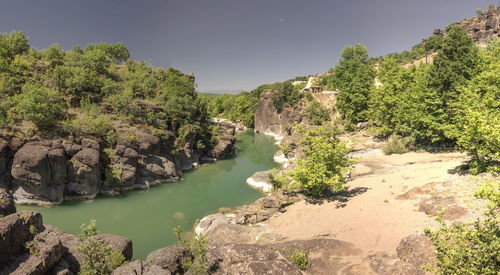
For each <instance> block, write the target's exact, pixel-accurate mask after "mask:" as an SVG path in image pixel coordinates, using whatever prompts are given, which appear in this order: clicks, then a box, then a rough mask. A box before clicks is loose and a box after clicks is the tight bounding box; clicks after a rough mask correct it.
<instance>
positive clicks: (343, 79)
mask: <svg viewBox="0 0 500 275" xmlns="http://www.w3.org/2000/svg"><path fill="white" fill-rule="evenodd" d="M374 77H375V71H374V69H373V67H372V66H371V65H370V64H369V63H368V51H367V50H366V48H365V46H363V45H361V44H357V45H354V46H348V47H345V48H344V49H343V50H342V54H341V59H340V60H339V64H338V65H337V66H336V67H335V68H334V70H333V77H332V79H331V83H332V86H333V87H334V88H335V89H338V90H339V91H340V92H339V93H338V95H337V108H338V110H339V111H340V113H341V115H342V117H343V118H344V119H346V120H347V121H348V122H351V123H356V122H361V121H365V120H366V111H367V109H368V98H369V96H370V92H371V90H372V89H373V86H374Z"/></svg>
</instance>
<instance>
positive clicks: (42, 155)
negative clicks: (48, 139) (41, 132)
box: [11, 142, 66, 204]
mask: <svg viewBox="0 0 500 275" xmlns="http://www.w3.org/2000/svg"><path fill="white" fill-rule="evenodd" d="M44 145H46V144H45V143H42V142H39V143H28V144H26V145H24V146H23V147H22V148H21V149H19V151H17V152H16V154H15V155H14V160H13V163H12V170H11V174H12V178H13V187H12V188H13V190H14V198H15V199H16V201H17V202H18V203H39V204H57V203H61V202H62V200H63V197H64V188H65V185H64V178H65V176H66V169H65V167H66V161H65V159H64V154H63V152H62V150H61V149H51V147H46V146H44Z"/></svg>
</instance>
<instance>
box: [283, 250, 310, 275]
mask: <svg viewBox="0 0 500 275" xmlns="http://www.w3.org/2000/svg"><path fill="white" fill-rule="evenodd" d="M286 256H287V258H288V260H289V261H291V262H292V263H294V264H295V266H297V267H298V268H299V269H301V270H306V269H307V268H308V267H309V266H310V265H311V262H309V259H308V257H307V254H306V253H305V252H304V251H302V250H300V249H293V250H289V251H287V252H286Z"/></svg>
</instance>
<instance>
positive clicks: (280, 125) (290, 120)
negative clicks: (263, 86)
mask: <svg viewBox="0 0 500 275" xmlns="http://www.w3.org/2000/svg"><path fill="white" fill-rule="evenodd" d="M271 93H272V91H271V90H266V91H264V92H262V95H261V97H260V101H259V105H258V107H257V111H255V115H254V124H255V132H257V133H264V134H272V135H278V136H285V135H287V134H290V133H289V132H290V130H291V128H292V126H293V125H294V124H300V123H303V122H305V120H306V119H307V118H306V116H305V103H304V102H303V101H300V102H299V103H298V104H297V106H285V107H283V109H282V110H278V109H276V108H275V107H274V105H273V101H272V99H271Z"/></svg>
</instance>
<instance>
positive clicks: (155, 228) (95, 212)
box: [18, 132, 277, 259]
mask: <svg viewBox="0 0 500 275" xmlns="http://www.w3.org/2000/svg"><path fill="white" fill-rule="evenodd" d="M236 144H237V147H238V152H237V154H236V157H235V158H232V159H224V160H219V161H217V162H214V163H210V164H206V165H200V166H199V167H197V168H196V169H194V170H192V171H188V172H185V173H184V175H183V180H182V181H179V182H175V183H169V184H161V185H158V186H155V187H154V188H152V189H150V190H142V191H129V192H125V193H123V194H122V195H119V196H117V197H98V199H95V200H91V201H75V202H64V203H63V204H62V205H60V206H56V207H36V206H18V209H19V210H25V209H31V210H35V211H38V212H40V213H42V215H43V217H44V222H45V223H48V224H52V225H54V226H57V227H59V228H60V229H62V230H64V231H66V232H68V233H72V234H76V235H78V233H79V232H80V225H81V224H82V223H88V222H89V221H90V220H91V219H95V220H97V226H98V228H99V230H100V231H101V232H105V233H112V234H116V235H120V236H124V237H127V238H130V239H131V240H132V241H133V243H134V257H135V258H137V259H144V258H145V257H146V255H147V254H148V253H149V252H151V251H153V250H154V249H157V248H161V247H164V246H167V245H170V244H173V243H175V242H176V239H175V236H174V235H173V234H172V233H171V230H172V228H173V227H174V226H175V223H174V221H173V215H174V214H175V213H176V212H182V213H183V214H184V217H185V223H184V224H182V227H183V229H184V231H186V232H187V231H190V230H191V229H192V225H193V224H194V223H195V221H196V220H197V219H200V218H202V217H204V216H205V215H208V214H210V213H214V212H217V211H218V210H219V208H221V207H236V206H240V205H242V204H247V203H251V202H254V201H255V200H256V199H258V198H259V197H261V196H262V193H260V192H259V191H257V190H255V189H252V188H251V187H249V186H247V185H246V184H245V183H244V182H245V180H246V179H247V178H248V177H249V176H251V175H252V174H253V173H254V172H256V171H262V170H268V169H271V168H273V167H274V166H275V163H274V161H273V155H274V152H275V151H276V150H277V147H276V146H275V145H274V140H273V139H271V138H269V137H267V136H264V135H260V134H254V133H252V132H242V133H238V134H237V143H236Z"/></svg>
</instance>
